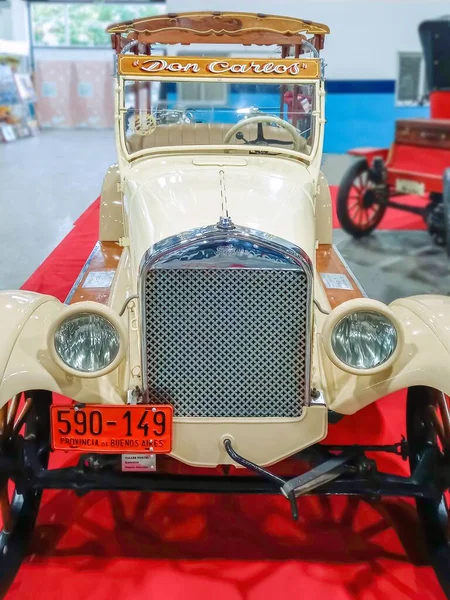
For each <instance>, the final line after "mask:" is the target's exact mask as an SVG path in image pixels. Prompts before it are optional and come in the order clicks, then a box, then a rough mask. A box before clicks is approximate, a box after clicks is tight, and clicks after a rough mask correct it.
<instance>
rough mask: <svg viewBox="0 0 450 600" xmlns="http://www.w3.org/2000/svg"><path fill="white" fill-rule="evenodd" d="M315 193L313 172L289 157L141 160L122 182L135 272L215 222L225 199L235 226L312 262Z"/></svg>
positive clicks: (211, 157)
mask: <svg viewBox="0 0 450 600" xmlns="http://www.w3.org/2000/svg"><path fill="white" fill-rule="evenodd" d="M221 180H222V181H223V184H221ZM313 190H314V182H313V180H312V177H311V175H310V173H309V171H308V169H307V167H306V166H305V165H303V164H302V163H298V162H295V161H291V160H288V159H286V158H276V157H266V156H265V157H261V156H248V157H233V156H219V157H217V156H212V155H204V156H199V155H196V156H195V157H192V156H176V157H175V156H174V157H165V158H146V159H144V160H141V161H138V162H136V163H134V164H132V165H131V166H130V167H129V169H128V170H127V172H126V173H125V181H124V210H125V211H126V213H127V216H128V218H127V219H125V222H127V223H128V231H127V232H126V235H127V236H128V237H129V243H130V249H131V259H132V262H133V266H134V268H135V269H137V268H138V266H139V263H140V261H141V259H142V257H143V255H144V254H145V252H146V251H147V250H148V249H149V248H151V247H152V246H153V244H154V243H156V242H159V241H160V240H163V239H165V238H167V237H170V236H172V235H176V234H179V233H181V232H184V231H188V230H190V229H194V228H197V227H205V226H208V225H214V224H215V223H217V222H218V220H219V218H220V216H221V215H222V214H223V212H222V211H223V208H222V206H223V202H224V197H225V199H226V204H227V208H228V214H229V216H230V217H231V219H232V221H233V223H234V224H235V225H238V226H239V225H240V226H243V227H248V228H251V229H256V230H260V231H264V232H266V233H269V234H272V235H275V236H278V237H280V238H283V239H285V240H287V241H289V242H292V243H294V244H296V245H297V246H299V247H301V248H302V249H303V250H304V251H305V252H306V253H307V254H308V255H309V256H310V258H311V259H313V257H314V250H315V226H314V225H315V221H314V200H313V197H314V196H313Z"/></svg>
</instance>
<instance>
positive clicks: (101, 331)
mask: <svg viewBox="0 0 450 600" xmlns="http://www.w3.org/2000/svg"><path fill="white" fill-rule="evenodd" d="M54 347H55V351H56V353H57V355H58V356H59V358H60V359H61V360H62V362H63V363H64V364H65V365H67V366H68V367H69V368H70V369H73V370H75V371H80V372H82V373H94V372H97V371H102V370H103V369H106V368H107V367H108V366H109V365H111V364H112V363H113V362H114V361H115V360H116V358H117V356H118V354H119V350H120V335H119V332H118V331H117V329H116V327H115V326H114V325H113V324H112V323H111V322H110V321H109V320H108V319H107V318H105V317H103V316H102V315H100V314H97V313H89V312H85V313H83V312H79V313H76V314H73V315H71V316H69V317H67V318H66V319H64V320H63V321H62V322H61V323H60V324H59V325H58V327H57V328H56V330H55V334H54Z"/></svg>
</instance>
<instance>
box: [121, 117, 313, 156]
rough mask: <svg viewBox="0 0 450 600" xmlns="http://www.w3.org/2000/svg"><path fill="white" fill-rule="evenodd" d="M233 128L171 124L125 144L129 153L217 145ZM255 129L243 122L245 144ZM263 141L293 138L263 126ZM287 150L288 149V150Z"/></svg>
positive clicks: (229, 125) (212, 124)
mask: <svg viewBox="0 0 450 600" xmlns="http://www.w3.org/2000/svg"><path fill="white" fill-rule="evenodd" d="M232 125H233V124H232V123H170V124H169V125H158V126H157V127H156V129H155V131H153V132H152V133H150V134H148V135H144V136H142V135H136V134H133V135H131V136H129V137H128V138H127V143H128V147H129V151H130V152H131V153H134V152H138V151H139V150H144V149H146V148H158V147H161V146H190V145H195V146H199V145H205V146H213V145H220V144H223V143H224V139H225V135H226V134H227V132H228V131H229V130H230V129H231V127H232ZM256 129H257V124H256V123H251V124H250V125H245V121H244V122H243V123H242V133H243V134H244V137H245V139H247V140H250V139H251V140H253V139H255V138H256ZM264 137H265V138H267V139H275V140H282V141H286V142H290V141H292V136H291V134H290V133H289V132H288V131H286V130H284V129H282V128H281V127H273V126H271V125H264ZM230 142H231V143H234V144H243V143H244V142H243V141H242V140H237V139H236V137H234V139H233V140H231V141H230ZM290 147H291V146H287V148H290ZM305 149H306V140H305Z"/></svg>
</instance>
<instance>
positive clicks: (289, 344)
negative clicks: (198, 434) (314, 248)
mask: <svg viewBox="0 0 450 600" xmlns="http://www.w3.org/2000/svg"><path fill="white" fill-rule="evenodd" d="M140 278H141V281H140V284H141V290H140V314H141V315H142V329H143V332H142V363H143V381H144V394H145V398H146V400H147V401H149V402H151V403H170V404H173V406H174V415H175V417H180V418H194V417H201V418H211V419H217V418H220V419H225V418H239V419H243V418H247V419H249V418H250V419H251V418H265V419H267V418H270V419H277V418H284V419H286V418H288V419H294V420H295V419H298V418H300V417H301V414H302V411H303V407H304V406H305V405H308V404H309V402H310V355H311V323H310V319H311V303H312V279H313V277H312V266H311V262H310V260H309V258H308V256H307V255H306V254H305V253H304V252H303V251H302V250H301V249H300V248H297V247H295V246H292V245H290V244H289V243H288V242H286V241H284V240H281V239H279V238H276V237H274V236H270V235H268V234H265V233H263V232H259V231H254V230H250V229H246V228H243V227H234V228H233V229H232V230H221V229H220V228H218V227H217V226H211V227H207V228H202V229H197V230H192V231H188V232H186V233H183V234H181V235H178V236H174V237H172V238H167V239H165V240H162V241H161V242H158V243H157V244H155V245H154V246H153V247H152V248H151V249H150V250H149V251H147V253H146V255H145V256H144V258H143V260H142V263H141V268H140ZM196 306H197V310H196V308H195V307H196ZM198 307H200V310H198ZM280 315H281V317H282V318H281V319H280V318H279V317H280Z"/></svg>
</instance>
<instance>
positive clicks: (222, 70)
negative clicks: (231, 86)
mask: <svg viewBox="0 0 450 600" xmlns="http://www.w3.org/2000/svg"><path fill="white" fill-rule="evenodd" d="M119 71H120V73H121V75H132V76H145V75H151V76H155V77H174V76H175V77H178V76H182V77H242V78H252V77H258V78H266V79H273V78H276V77H279V78H287V79H291V78H292V79H294V78H295V79H316V78H318V77H319V76H320V61H319V60H316V59H307V60H301V59H298V58H297V59H293V58H291V59H289V58H288V59H273V60H267V59H257V58H251V59H242V58H214V59H211V58H197V57H192V58H190V57H167V56H165V57H164V58H161V57H154V58H151V57H150V58H149V57H148V56H121V57H120V63H119Z"/></svg>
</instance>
